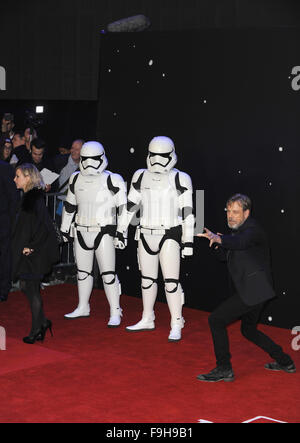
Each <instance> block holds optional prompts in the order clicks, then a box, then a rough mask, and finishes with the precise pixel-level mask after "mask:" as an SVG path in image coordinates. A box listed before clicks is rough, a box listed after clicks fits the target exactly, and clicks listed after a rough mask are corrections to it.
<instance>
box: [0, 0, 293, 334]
mask: <svg viewBox="0 0 300 443" xmlns="http://www.w3.org/2000/svg"><path fill="white" fill-rule="evenodd" d="M41 3H42V2H35V1H29V2H28V3H26V4H25V3H24V2H16V4H19V10H18V11H17V12H16V10H15V9H14V8H13V7H12V6H11V7H10V6H7V5H6V10H5V14H2V17H4V18H5V20H3V23H2V27H1V35H2V42H3V41H4V42H6V43H5V44H3V43H2V46H1V61H0V65H2V66H4V67H5V68H6V69H7V91H1V92H0V98H1V102H0V107H1V109H0V110H1V112H4V111H12V112H14V113H15V114H16V115H17V117H18V120H19V122H18V123H19V125H22V113H23V110H25V109H27V108H33V106H34V105H35V104H40V103H41V100H43V104H45V105H46V111H47V112H46V121H45V125H44V127H43V128H41V132H42V134H43V135H44V137H46V138H47V140H48V141H50V143H49V144H50V145H51V147H52V148H53V149H54V148H55V147H56V146H58V145H59V144H62V143H70V141H71V140H72V139H74V138H77V137H83V138H94V137H95V136H96V135H97V136H98V138H99V139H100V140H101V141H103V143H104V145H105V146H106V147H107V151H108V157H109V160H110V165H109V167H110V169H111V170H113V171H116V172H119V173H121V174H122V175H123V176H124V178H125V179H126V180H127V181H128V182H129V181H130V178H131V175H132V173H133V172H134V170H135V169H137V168H140V167H143V166H144V165H145V157H146V149H147V144H148V142H149V140H150V139H151V137H152V136H155V135H158V134H165V135H169V136H170V137H172V138H173V139H174V141H175V143H176V148H177V152H178V159H179V160H178V165H177V166H178V168H179V169H181V170H183V171H186V172H188V173H189V174H190V175H191V176H192V179H193V184H194V188H195V189H204V190H205V224H206V225H207V226H209V227H210V228H211V229H215V230H220V231H221V232H222V231H224V229H225V223H224V219H225V213H224V205H225V201H226V199H227V197H228V196H229V195H230V194H232V193H234V192H238V191H239V192H245V193H248V194H249V195H250V196H251V197H252V199H253V201H254V214H255V216H256V217H257V218H258V219H259V220H260V221H261V222H262V224H263V225H264V226H265V228H266V230H267V231H268V234H269V237H270V243H271V247H272V259H273V268H274V277H275V287H276V292H277V294H278V299H277V300H276V301H274V302H272V303H270V304H269V306H268V307H267V309H266V311H265V315H264V318H263V321H264V322H267V323H270V320H269V318H272V321H271V324H274V325H277V326H283V327H294V326H295V325H297V324H299V307H300V306H299V288H298V284H297V283H298V281H297V280H298V279H297V270H298V269H297V267H298V266H297V265H298V263H299V240H298V238H297V235H299V229H298V226H297V222H298V219H299V209H298V205H297V201H298V200H299V178H298V176H299V167H298V165H299V154H298V140H299V124H298V115H299V97H300V91H295V90H293V89H292V86H291V82H292V74H291V71H292V68H293V67H294V66H296V65H299V64H300V63H299V50H298V49H299V48H298V47H299V45H298V42H299V37H300V35H299V34H300V33H299V31H297V30H296V29H290V30H288V29H261V30H258V29H256V30H255V29H252V30H249V29H235V30H232V29H231V30H230V29H228V30H226V29H205V30H200V31H192V32H181V33H180V32H168V33H166V32H151V33H144V34H126V35H124V34H123V35H111V34H107V35H105V36H103V37H102V39H100V38H99V22H101V23H105V22H106V23H107V22H108V19H110V20H112V19H118V18H120V17H122V16H125V15H126V16H127V15H130V14H134V13H140V12H146V13H147V12H148V13H149V11H151V12H152V13H153V16H155V18H156V24H155V27H156V28H158V29H159V28H163V27H164V26H163V25H164V24H165V27H166V28H168V29H177V28H178V29H186V28H189V27H206V26H208V25H214V26H215V28H217V27H220V26H221V27H222V25H223V26H226V25H227V24H229V25H234V26H239V25H249V24H253V23H255V24H256V25H258V26H261V25H263V24H265V23H270V24H274V23H275V24H276V23H277V22H278V23H279V22H280V20H279V16H280V14H279V11H280V8H275V10H274V8H273V9H272V8H271V9H268V7H267V9H266V10H268V11H269V12H270V15H268V14H267V13H266V10H265V11H263V10H262V9H260V7H259V2H247V1H245V2H228V3H231V6H232V8H228V9H226V11H225V8H223V7H222V4H223V3H222V2H218V1H216V2H210V7H208V5H206V6H207V7H206V6H205V4H204V3H207V2H192V1H186V2H185V3H184V4H185V5H186V7H187V6H191V7H190V8H189V9H186V7H185V9H183V6H182V4H181V2H176V7H174V8H173V9H170V8H167V6H166V4H167V3H168V2H160V6H159V7H158V8H157V10H156V12H155V14H154V11H155V8H154V6H153V7H151V8H150V6H149V5H150V2H138V1H136V2H133V3H132V5H133V4H134V5H135V6H136V7H137V6H141V5H142V6H143V8H144V10H141V8H140V9H138V10H137V9H134V8H133V7H132V8H130V11H129V10H128V9H126V12H125V9H124V8H122V7H121V3H122V2H113V3H114V5H115V7H116V5H118V7H119V9H118V8H117V7H116V9H115V11H113V10H112V6H111V5H112V4H113V3H112V2H111V3H109V2H106V3H107V7H108V6H110V7H109V8H108V9H107V11H106V15H105V14H103V15H102V16H101V17H103V19H102V18H101V20H102V21H101V20H100V18H98V17H96V14H94V15H93V14H92V12H93V11H94V10H97V11H98V12H99V9H97V8H98V6H97V5H98V4H100V3H98V2H93V1H90V2H87V3H85V6H84V5H83V3H82V2H81V1H79V0H78V1H74V2H72V5H73V7H71V3H70V2H68V1H65V2H63V3H60V9H59V14H58V9H57V5H58V4H56V2H55V1H54V2H52V3H51V7H50V3H49V4H47V5H44V7H42V6H41ZM104 3H105V2H104ZM104 3H103V2H101V5H102V6H103V4H104ZM123 3H124V2H123ZM196 3H197V5H200V3H201V8H202V7H203V8H204V9H205V8H206V9H205V11H206V15H205V16H203V15H201V13H200V12H203V11H204V9H203V10H202V9H201V11H200V9H199V8H200V6H199V7H197V8H198V9H197V8H196V9H197V11H196V9H195V7H196V6H195V5H196ZM242 3H243V6H244V7H243V8H239V6H240V5H241V4H242ZM269 3H270V4H271V3H272V5H274V4H275V3H276V4H277V6H278V5H279V3H280V2H279V1H278V2H275V3H274V2H269ZM285 3H289V4H291V3H292V2H285ZM212 4H213V5H214V6H213V7H212V6H211V5H212ZM254 4H255V8H254V9H253V5H254ZM25 5H26V7H25ZM172 5H174V2H173V3H172ZM250 5H252V6H251V7H250ZM281 5H283V2H281ZM32 6H34V8H32ZM46 6H47V7H46ZM146 6H147V7H146ZM169 6H170V5H169ZM192 6H193V7H192ZM143 8H142V9H143ZM149 8H150V9H149ZM247 8H248V11H250V10H251V11H252V14H250V15H247V13H245V11H247ZM116 11H117V12H116ZM170 11H171V12H170ZM183 11H184V13H183ZM188 11H189V14H188ZM255 11H256V12H257V15H256V16H255ZM276 11H277V12H276ZM291 11H292V10H290V11H288V12H287V10H284V9H282V10H281V12H282V15H281V16H280V18H281V19H282V20H283V21H284V23H286V24H289V25H293V24H294V23H296V22H297V19H296V14H292V13H291ZM102 12H103V11H102ZM195 12H198V14H194V13H195ZM225 12H226V13H225ZM259 12H260V13H259ZM262 12H264V14H262ZM271 12H272V14H271ZM114 14H115V15H114ZM200 16H201V17H202V19H201V20H200V18H201V17H200ZM195 17H198V19H197V20H196V18H195ZM205 17H206V18H205ZM270 17H273V21H272V20H271V19H270ZM254 18H255V20H254ZM267 18H269V19H270V22H268V20H267ZM199 20H200V21H199ZM96 23H98V25H97V26H96ZM167 23H169V25H168V26H166V24H167ZM12 25H14V28H12ZM29 25H30V26H29ZM12 29H14V32H11V31H12ZM88 29H90V32H87V30H88ZM4 37H5V38H4ZM3 38H4V39H3ZM99 55H100V56H99ZM99 63H100V64H99ZM99 66H100V69H99ZM99 79H100V82H99ZM13 99H18V100H19V99H26V100H27V101H24V100H23V101H17V102H13V101H12V100H13ZM54 100H55V101H54ZM132 148H133V149H134V152H133V153H132V152H131V151H130V149H131V150H132ZM279 148H282V149H281V150H279ZM282 210H283V211H284V212H281V211H282ZM131 234H132V232H131ZM135 246H136V245H135V243H134V241H133V240H132V241H131V243H130V246H129V248H128V249H127V250H126V251H124V252H120V253H119V254H118V267H119V274H120V277H121V280H122V285H123V292H125V293H128V294H130V295H137V296H139V294H140V288H139V286H140V284H139V277H138V273H137V267H136V249H135ZM195 249H196V250H195V256H194V258H192V259H191V260H188V261H185V262H183V266H182V282H183V286H184V289H185V293H186V301H187V305H188V306H192V307H196V308H200V309H204V310H211V309H213V308H214V307H215V306H216V304H217V303H218V302H219V301H220V300H222V299H223V298H224V297H225V296H226V290H225V288H226V272H225V269H224V267H223V266H222V265H220V264H219V263H217V262H216V261H215V260H214V257H213V256H212V254H211V253H210V251H209V250H208V248H207V244H206V243H205V242H204V241H200V240H198V239H197V240H196V248H195ZM216 274H217V275H218V277H217V278H216ZM212 282H213V284H212ZM160 297H161V299H162V298H163V294H162V291H161V294H160Z"/></svg>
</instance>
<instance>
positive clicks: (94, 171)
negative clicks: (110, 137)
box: [79, 142, 108, 175]
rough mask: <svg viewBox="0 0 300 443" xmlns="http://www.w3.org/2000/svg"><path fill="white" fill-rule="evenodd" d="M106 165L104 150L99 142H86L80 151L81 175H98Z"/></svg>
mask: <svg viewBox="0 0 300 443" xmlns="http://www.w3.org/2000/svg"><path fill="white" fill-rule="evenodd" d="M107 165H108V161H107V158H106V156H105V151H104V148H103V146H102V145H101V143H98V142H87V143H84V145H83V146H82V148H81V151H80V163H79V169H80V172H81V174H82V175H98V174H101V172H103V171H104V170H105V169H106V167H107Z"/></svg>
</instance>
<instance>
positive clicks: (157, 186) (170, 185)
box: [141, 171, 179, 229]
mask: <svg viewBox="0 0 300 443" xmlns="http://www.w3.org/2000/svg"><path fill="white" fill-rule="evenodd" d="M141 197H142V199H141V203H142V217H141V226H143V227H148V228H153V229H154V228H157V229H159V228H165V229H168V228H170V227H173V226H178V224H179V220H178V213H179V207H178V194H177V190H176V186H175V181H174V174H173V173H172V171H171V172H169V173H166V174H156V173H153V172H149V171H145V173H144V177H143V180H142V183H141Z"/></svg>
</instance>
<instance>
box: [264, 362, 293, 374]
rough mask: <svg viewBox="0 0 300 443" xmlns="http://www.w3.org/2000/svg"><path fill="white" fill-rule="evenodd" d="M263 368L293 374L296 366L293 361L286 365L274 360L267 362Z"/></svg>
mask: <svg viewBox="0 0 300 443" xmlns="http://www.w3.org/2000/svg"><path fill="white" fill-rule="evenodd" d="M265 368H266V369H268V370H269V371H284V372H288V373H289V374H293V373H294V372H296V366H295V365H294V363H292V364H290V365H288V366H282V365H280V364H279V363H277V362H276V361H274V362H273V363H267V364H266V365H265Z"/></svg>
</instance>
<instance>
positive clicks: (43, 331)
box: [40, 320, 53, 341]
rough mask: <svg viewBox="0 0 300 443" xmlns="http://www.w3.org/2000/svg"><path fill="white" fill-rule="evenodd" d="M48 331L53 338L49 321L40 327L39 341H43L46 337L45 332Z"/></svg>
mask: <svg viewBox="0 0 300 443" xmlns="http://www.w3.org/2000/svg"><path fill="white" fill-rule="evenodd" d="M48 329H49V331H50V334H51V337H53V332H52V321H51V320H47V321H46V323H45V324H44V325H42V327H41V339H40V340H41V341H44V338H45V336H46V332H47V330H48Z"/></svg>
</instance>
